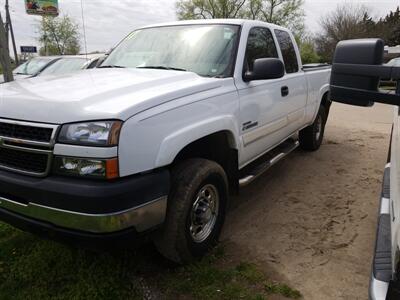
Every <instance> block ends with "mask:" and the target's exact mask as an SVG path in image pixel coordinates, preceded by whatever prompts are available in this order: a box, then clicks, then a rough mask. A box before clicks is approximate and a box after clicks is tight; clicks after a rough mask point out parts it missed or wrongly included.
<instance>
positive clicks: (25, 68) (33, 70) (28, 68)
mask: <svg viewBox="0 0 400 300" xmlns="http://www.w3.org/2000/svg"><path fill="white" fill-rule="evenodd" d="M49 62H50V59H49V58H39V57H36V58H32V59H30V60H28V61H27V62H25V63H23V64H22V65H20V66H19V67H17V68H16V69H15V70H14V71H13V73H14V74H21V75H36V74H37V73H38V72H40V71H41V70H42V69H43V68H44V67H45V66H46V65H47V64H48V63H49Z"/></svg>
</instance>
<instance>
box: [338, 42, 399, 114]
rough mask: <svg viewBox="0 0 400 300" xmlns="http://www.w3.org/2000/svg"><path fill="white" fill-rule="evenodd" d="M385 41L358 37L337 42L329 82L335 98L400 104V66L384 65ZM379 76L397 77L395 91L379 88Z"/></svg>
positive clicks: (361, 103)
mask: <svg viewBox="0 0 400 300" xmlns="http://www.w3.org/2000/svg"><path fill="white" fill-rule="evenodd" d="M384 45H385V44H384V42H383V40H381V39H357V40H347V41H341V42H339V43H338V44H337V46H336V50H335V54H334V58H333V65H332V74H331V82H330V97H331V99H332V100H333V101H336V102H341V103H346V104H351V105H357V106H372V105H373V104H374V102H380V103H385V104H392V105H400V87H399V81H400V68H399V67H391V66H385V65H382V62H383V53H384ZM380 78H391V79H393V80H397V81H398V83H397V91H396V93H390V92H381V91H379V89H378V87H379V81H380Z"/></svg>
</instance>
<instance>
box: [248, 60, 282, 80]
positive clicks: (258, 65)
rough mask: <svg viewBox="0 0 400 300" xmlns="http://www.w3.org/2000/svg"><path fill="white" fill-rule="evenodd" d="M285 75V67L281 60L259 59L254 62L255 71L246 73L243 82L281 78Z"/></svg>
mask: <svg viewBox="0 0 400 300" xmlns="http://www.w3.org/2000/svg"><path fill="white" fill-rule="evenodd" d="M284 75H285V65H284V64H283V62H282V61H281V60H280V59H279V58H258V59H256V60H255V61H254V64H253V71H252V72H246V73H245V74H244V76H243V80H244V81H246V82H248V81H252V80H266V79H276V78H281V77H283V76H284Z"/></svg>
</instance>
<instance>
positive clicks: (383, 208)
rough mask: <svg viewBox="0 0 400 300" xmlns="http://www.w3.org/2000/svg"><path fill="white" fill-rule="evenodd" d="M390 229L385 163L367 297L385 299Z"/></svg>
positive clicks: (388, 175) (390, 277)
mask: <svg viewBox="0 0 400 300" xmlns="http://www.w3.org/2000/svg"><path fill="white" fill-rule="evenodd" d="M391 249H392V244H391V230H390V164H387V165H386V168H385V172H384V176H383V184H382V194H381V203H380V210H379V217H378V228H377V234H376V243H375V254H374V260H373V264H372V273H371V279H370V286H369V299H371V300H385V299H386V296H387V294H388V288H389V283H390V280H391V279H392V264H391V262H392V254H391Z"/></svg>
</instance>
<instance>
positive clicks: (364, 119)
mask: <svg viewBox="0 0 400 300" xmlns="http://www.w3.org/2000/svg"><path fill="white" fill-rule="evenodd" d="M392 115H393V108H392V107H391V106H385V105H378V104H376V105H375V106H374V107H373V108H359V107H353V106H347V105H341V104H337V103H335V104H334V105H333V106H332V109H331V113H330V116H329V120H328V124H327V128H326V132H325V139H324V144H323V145H322V146H321V149H320V150H319V151H317V152H313V153H308V152H304V151H301V150H296V151H295V152H294V153H292V154H291V155H289V156H288V157H287V158H285V159H284V160H282V161H281V162H280V163H278V164H277V165H275V166H274V167H273V168H271V169H270V170H269V171H268V172H267V173H266V174H264V175H263V176H262V177H260V178H259V179H257V180H256V181H255V182H254V183H252V184H251V185H249V186H248V187H246V188H244V189H242V190H241V194H240V195H239V196H237V197H235V198H234V199H233V200H232V205H231V210H230V212H229V214H228V217H227V220H226V223H225V228H224V232H223V236H222V240H223V241H224V243H225V244H226V249H227V253H230V254H231V257H235V259H247V260H252V261H254V262H256V263H257V264H258V265H260V266H262V268H263V269H264V270H265V271H266V273H267V274H269V275H270V276H271V277H272V278H275V279H276V280H281V281H284V282H286V283H287V284H289V285H290V286H292V287H294V288H296V289H298V290H300V292H301V293H302V294H303V295H304V299H318V300H320V299H326V300H328V299H367V295H368V283H369V276H370V270H371V260H372V253H373V248H374V242H375V230H376V221H377V213H378V205H379V194H380V189H381V180H382V174H383V169H384V166H385V163H386V159H387V151H388V146H389V136H390V128H391V120H392Z"/></svg>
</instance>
